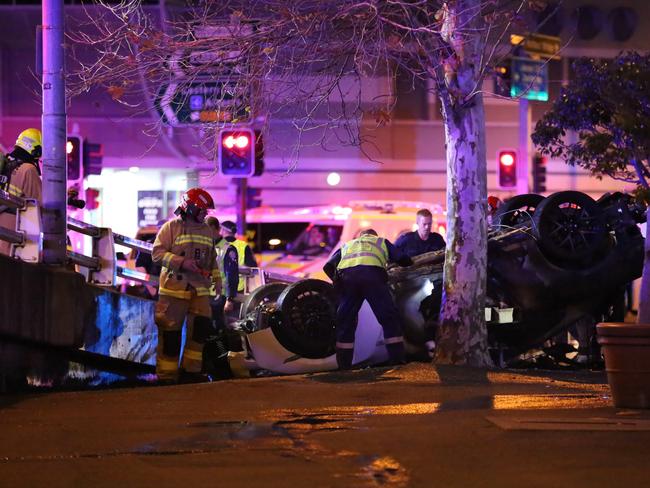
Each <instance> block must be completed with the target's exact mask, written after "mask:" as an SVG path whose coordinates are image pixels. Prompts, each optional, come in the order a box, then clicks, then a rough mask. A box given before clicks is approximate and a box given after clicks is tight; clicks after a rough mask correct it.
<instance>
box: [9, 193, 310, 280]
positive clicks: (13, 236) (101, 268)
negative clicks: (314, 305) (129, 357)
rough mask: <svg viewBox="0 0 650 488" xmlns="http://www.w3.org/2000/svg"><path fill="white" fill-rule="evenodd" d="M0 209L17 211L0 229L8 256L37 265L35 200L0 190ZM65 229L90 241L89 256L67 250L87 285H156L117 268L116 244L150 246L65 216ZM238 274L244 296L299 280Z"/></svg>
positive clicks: (258, 272) (252, 271) (256, 271)
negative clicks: (13, 221) (242, 280)
mask: <svg viewBox="0 0 650 488" xmlns="http://www.w3.org/2000/svg"><path fill="white" fill-rule="evenodd" d="M1 206H5V207H8V208H9V209H13V210H15V212H16V230H12V229H6V228H4V227H0V240H4V241H7V242H10V243H11V244H12V246H11V256H12V257H15V258H18V259H21V260H23V261H28V262H40V261H41V257H42V256H41V255H42V252H41V251H42V247H43V242H42V239H43V236H42V228H41V218H40V209H39V206H38V202H36V201H35V200H29V199H23V198H19V197H15V196H13V195H10V194H9V193H7V192H5V191H2V190H0V208H2V207H1ZM67 228H68V230H69V231H72V232H77V233H80V234H83V235H86V236H89V237H91V238H92V255H91V256H86V255H85V254H81V253H77V252H74V251H71V250H68V251H67V257H68V259H69V262H71V263H73V264H75V265H77V266H78V270H79V272H80V273H82V274H83V275H84V276H85V277H86V280H87V281H88V282H89V283H93V284H96V285H101V286H115V285H116V284H117V277H120V278H123V279H126V280H133V281H137V282H140V283H143V284H146V285H150V286H156V287H157V286H158V282H159V280H158V277H157V276H153V275H150V274H148V273H143V272H141V271H139V270H136V269H132V268H128V267H124V266H118V265H117V259H116V254H115V245H120V246H125V247H128V248H130V249H135V250H137V251H139V252H144V253H147V254H151V252H152V249H153V245H152V244H151V243H149V242H145V241H141V240H139V239H134V238H132V237H128V236H125V235H122V234H118V233H116V232H113V231H112V230H111V229H110V228H108V227H96V226H94V225H92V224H88V223H86V222H83V221H81V220H77V219H74V218H71V217H68V222H67ZM239 272H240V274H241V275H242V276H245V277H246V289H245V293H246V292H248V291H252V290H253V289H255V288H257V287H258V286H262V285H265V284H267V283H273V282H283V283H291V282H295V281H298V280H300V278H298V277H295V276H289V275H284V274H280V273H272V272H267V271H265V270H263V269H261V268H249V267H247V266H240V268H239Z"/></svg>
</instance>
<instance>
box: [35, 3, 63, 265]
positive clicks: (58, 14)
mask: <svg viewBox="0 0 650 488" xmlns="http://www.w3.org/2000/svg"><path fill="white" fill-rule="evenodd" d="M63 9H64V6H63V0H43V7H42V22H43V80H42V83H43V85H42V97H43V115H42V129H43V130H42V132H43V202H42V206H41V208H42V212H43V262H45V263H46V264H56V265H62V264H65V262H66V230H67V215H66V177H67V175H66V167H65V165H66V111H65V72H64V56H63V43H64V38H63V27H64V17H63Z"/></svg>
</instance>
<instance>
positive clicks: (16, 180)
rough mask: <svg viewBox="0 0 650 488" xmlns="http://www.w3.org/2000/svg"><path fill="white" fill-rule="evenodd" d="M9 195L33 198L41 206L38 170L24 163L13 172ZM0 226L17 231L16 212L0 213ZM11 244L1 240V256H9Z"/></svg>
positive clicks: (7, 189)
mask: <svg viewBox="0 0 650 488" xmlns="http://www.w3.org/2000/svg"><path fill="white" fill-rule="evenodd" d="M5 191H7V192H8V193H11V194H12V195H14V196H17V197H21V198H32V199H35V200H37V201H38V203H39V205H40V204H41V193H42V183H41V177H40V176H39V174H38V169H37V168H36V166H34V165H33V164H31V163H23V164H21V165H20V166H18V167H17V168H16V169H14V170H13V172H12V173H11V178H10V181H9V185H8V187H7V188H6V189H5ZM0 226H2V227H5V228H7V229H10V230H16V215H15V212H11V211H6V212H2V213H0ZM10 249H11V244H10V243H8V242H7V241H3V240H0V254H5V255H9V251H10Z"/></svg>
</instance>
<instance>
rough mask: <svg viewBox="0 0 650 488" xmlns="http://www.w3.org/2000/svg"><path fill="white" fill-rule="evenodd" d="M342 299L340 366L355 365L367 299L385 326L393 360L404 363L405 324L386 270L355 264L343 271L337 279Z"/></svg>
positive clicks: (338, 344)
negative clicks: (356, 339)
mask: <svg viewBox="0 0 650 488" xmlns="http://www.w3.org/2000/svg"><path fill="white" fill-rule="evenodd" d="M337 287H338V289H339V294H340V301H339V306H338V309H337V314H336V315H337V325H336V352H337V360H338V362H339V367H340V368H349V367H350V366H351V365H352V357H353V354H354V334H355V332H356V329H357V318H358V314H359V310H360V309H361V305H363V301H364V300H367V301H368V304H369V305H370V308H371V309H372V311H373V313H374V314H375V316H376V317H377V321H378V322H379V324H380V325H381V326H382V328H383V329H384V342H385V343H386V347H387V349H388V355H389V357H390V360H391V362H396V363H397V362H402V361H403V359H404V345H403V342H402V324H401V319H400V316H399V313H398V311H397V307H396V306H395V302H394V301H393V297H392V295H391V294H390V288H389V287H388V283H387V276H386V271H385V270H383V269H382V268H379V267H377V266H355V267H353V268H348V269H344V270H342V271H341V272H340V275H339V279H338V280H337Z"/></svg>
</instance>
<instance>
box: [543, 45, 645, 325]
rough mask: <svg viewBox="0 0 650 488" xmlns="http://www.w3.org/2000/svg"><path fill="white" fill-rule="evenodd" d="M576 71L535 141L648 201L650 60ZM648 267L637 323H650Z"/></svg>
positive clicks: (629, 58)
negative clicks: (623, 184) (632, 189)
mask: <svg viewBox="0 0 650 488" xmlns="http://www.w3.org/2000/svg"><path fill="white" fill-rule="evenodd" d="M573 68H574V77H573V79H572V80H571V82H570V84H569V85H568V86H566V87H564V88H563V89H562V92H561V93H560V96H559V97H558V99H557V100H556V101H555V102H554V104H553V108H552V109H551V110H550V111H548V112H547V113H546V114H545V115H544V117H543V118H542V119H541V120H539V121H538V122H537V126H536V127H535V131H534V133H533V136H532V139H533V142H534V143H535V144H536V145H537V146H538V147H539V149H540V151H541V152H542V153H544V154H548V155H550V156H552V157H556V158H562V159H564V160H565V161H566V162H567V164H570V165H577V166H580V167H582V168H585V169H587V170H589V171H590V172H591V174H592V175H594V176H595V177H596V178H599V179H602V178H603V177H609V178H613V179H616V180H620V181H626V182H630V183H634V184H635V185H636V190H635V193H636V196H637V198H638V199H640V200H643V201H645V202H648V201H650V182H649V181H648V179H649V178H650V55H642V54H639V53H636V52H628V53H622V54H620V55H619V56H617V57H615V58H613V59H589V58H582V59H579V60H577V61H576V62H575V63H574V65H573ZM570 132H573V134H570ZM649 242H650V241H648V240H646V253H645V255H646V257H647V256H648V252H650V248H649V244H648V243H649ZM649 266H650V263H649V262H648V259H647V258H646V262H645V263H644V268H643V280H642V286H641V304H640V306H639V316H638V321H639V323H650V300H648V298H650V297H649V294H650V269H648V267H649Z"/></svg>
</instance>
